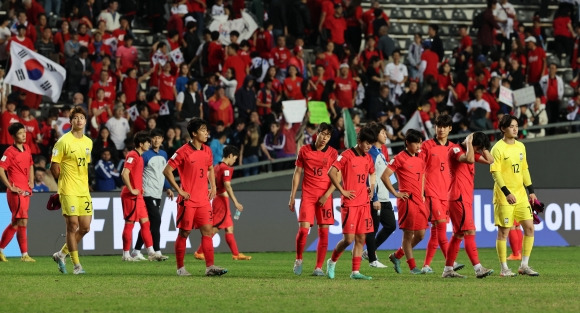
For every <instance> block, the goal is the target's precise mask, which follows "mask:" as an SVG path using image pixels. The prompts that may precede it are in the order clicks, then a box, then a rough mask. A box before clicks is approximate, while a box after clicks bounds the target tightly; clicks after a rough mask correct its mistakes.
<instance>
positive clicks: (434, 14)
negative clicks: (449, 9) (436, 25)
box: [431, 9, 447, 21]
mask: <svg viewBox="0 0 580 313" xmlns="http://www.w3.org/2000/svg"><path fill="white" fill-rule="evenodd" d="M431 19H432V20H439V21H446V20H447V15H445V12H444V11H443V10H441V9H433V11H431Z"/></svg>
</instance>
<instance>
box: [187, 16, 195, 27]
mask: <svg viewBox="0 0 580 313" xmlns="http://www.w3.org/2000/svg"><path fill="white" fill-rule="evenodd" d="M189 22H196V23H197V20H196V19H194V18H193V16H188V17H186V18H185V25H187V23H189Z"/></svg>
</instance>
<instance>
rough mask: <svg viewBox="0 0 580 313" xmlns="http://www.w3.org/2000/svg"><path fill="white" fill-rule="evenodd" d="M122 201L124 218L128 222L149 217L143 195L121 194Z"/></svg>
mask: <svg viewBox="0 0 580 313" xmlns="http://www.w3.org/2000/svg"><path fill="white" fill-rule="evenodd" d="M121 203H122V205H123V219H124V220H125V221H127V222H137V221H139V220H140V219H142V218H148V217H149V215H148V214H147V206H146V205H145V199H143V196H142V195H139V196H134V195H123V194H121Z"/></svg>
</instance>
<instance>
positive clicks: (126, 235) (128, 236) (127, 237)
mask: <svg viewBox="0 0 580 313" xmlns="http://www.w3.org/2000/svg"><path fill="white" fill-rule="evenodd" d="M134 227H135V222H134V221H131V220H126V221H125V226H124V227H123V235H122V238H123V256H122V257H121V260H122V261H129V262H134V261H137V259H135V258H133V257H132V256H131V251H130V250H131V243H132V239H133V228H134Z"/></svg>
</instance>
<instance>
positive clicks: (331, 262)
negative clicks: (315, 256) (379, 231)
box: [326, 208, 362, 279]
mask: <svg viewBox="0 0 580 313" xmlns="http://www.w3.org/2000/svg"><path fill="white" fill-rule="evenodd" d="M343 209H344V208H343ZM354 240H355V234H346V233H345V234H343V235H342V239H341V240H340V241H339V242H338V243H337V244H336V246H335V247H334V250H332V255H331V257H330V259H328V261H326V276H328V278H330V279H334V268H335V266H336V262H337V261H338V259H339V258H340V256H341V255H342V253H343V252H344V250H346V248H347V247H348V246H349V245H350V244H351V243H352V242H353V241H354ZM353 253H354V252H353ZM361 254H362V251H361Z"/></svg>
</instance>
